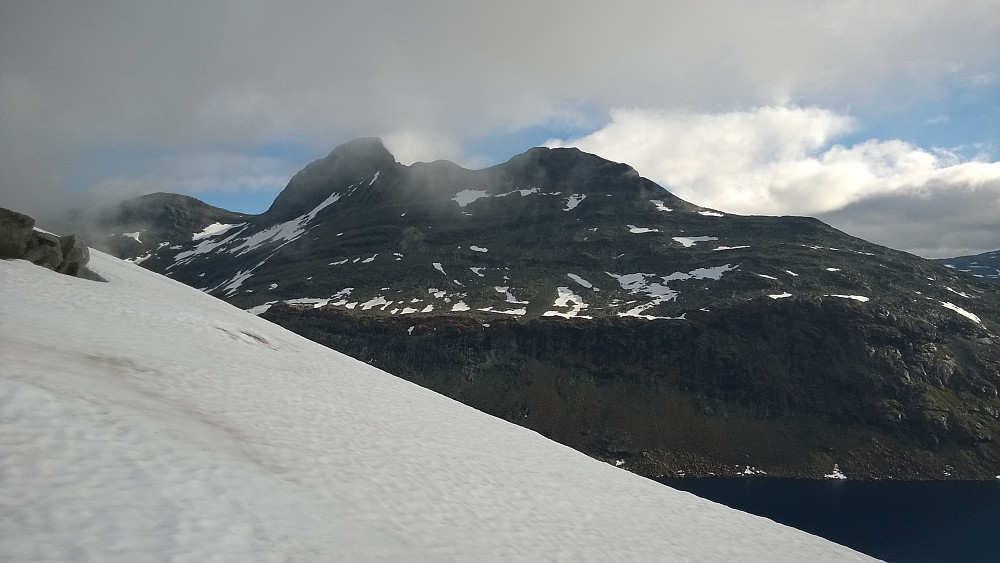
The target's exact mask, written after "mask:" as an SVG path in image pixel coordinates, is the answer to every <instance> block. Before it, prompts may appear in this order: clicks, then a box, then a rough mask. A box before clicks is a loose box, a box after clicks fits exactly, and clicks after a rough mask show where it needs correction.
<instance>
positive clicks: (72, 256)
mask: <svg viewBox="0 0 1000 563" xmlns="http://www.w3.org/2000/svg"><path fill="white" fill-rule="evenodd" d="M59 244H60V247H61V250H62V263H60V264H59V266H57V267H56V271H57V272H59V273H60V274H69V275H71V276H76V275H79V273H80V271H81V270H82V269H83V268H84V266H86V265H87V262H89V261H90V249H89V248H87V245H86V244H85V243H84V242H83V239H81V238H80V237H78V236H76V235H68V236H64V237H60V239H59Z"/></svg>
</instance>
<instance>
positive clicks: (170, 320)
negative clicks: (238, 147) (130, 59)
mask: <svg viewBox="0 0 1000 563" xmlns="http://www.w3.org/2000/svg"><path fill="white" fill-rule="evenodd" d="M90 267H91V268H93V269H94V271H95V272H96V273H97V274H99V275H100V277H101V278H102V279H104V280H106V282H105V283H101V282H96V281H90V280H86V279H80V278H73V277H70V276H64V275H60V274H57V273H55V272H52V271H50V270H46V269H44V268H41V267H38V266H35V265H33V264H31V263H29V262H27V261H23V260H0V283H2V284H3V287H4V299H3V300H2V301H0V319H3V322H0V365H3V369H2V370H0V420H2V421H3V424H2V425H0V439H2V442H3V455H2V456H0V474H2V475H3V479H0V498H3V499H4V502H3V503H0V521H2V522H3V534H0V553H2V554H3V559H4V560H10V561H151V560H178V559H183V560H192V561H207V560H212V561H220V560H225V561H276V560H292V561H324V560H344V561H372V560H386V561H441V560H459V561H510V560H530V559H542V560H546V559H560V558H567V559H572V560H586V559H597V560H613V559H627V560H637V561H643V560H645V561H651V560H656V559H664V558H666V559H671V560H719V559H724V558H730V557H732V556H734V555H736V556H737V557H738V558H739V559H741V560H747V561H770V560H774V557H775V554H780V555H779V556H778V557H779V558H787V559H789V560H799V561H806V560H809V561H813V560H827V561H832V560H837V561H848V560H868V558H867V557H865V556H863V555H862V554H860V553H857V552H854V551H851V550H849V549H847V548H844V547H841V546H838V545H836V544H833V543H831V542H829V541H826V540H823V539H821V538H818V537H816V536H812V535H809V534H806V533H804V532H800V531H798V530H794V529H791V528H788V527H785V526H782V525H779V524H776V523H774V522H772V521H770V520H767V519H764V518H760V517H756V516H751V515H749V514H745V513H741V512H738V511H736V510H732V509H730V508H727V507H724V506H722V505H718V504H714V503H711V502H709V501H706V500H702V499H700V498H697V497H695V496H693V495H690V494H688V493H682V492H679V491H676V490H674V489H671V488H668V487H666V486H663V485H660V484H658V483H654V482H652V481H649V480H647V479H642V478H640V477H638V476H636V475H632V474H630V473H628V472H626V471H622V470H619V469H616V468H614V467H612V466H610V465H609V464H606V463H601V462H598V461H595V460H593V459H590V458H588V457H587V456H584V455H582V454H580V453H579V452H575V451H573V450H571V449H569V448H566V447H564V446H560V445H559V444H556V443H553V442H551V441H549V440H546V439H544V438H542V437H541V436H539V435H538V434H536V433H534V432H530V431H527V430H525V429H523V428H519V427H517V426H515V425H513V424H508V423H505V422H503V421H501V420H498V419H496V418H494V417H491V416H487V415H485V414H483V413H480V412H477V411H475V410H473V409H470V408H468V407H466V406H464V405H461V404H459V403H457V402H455V401H452V400H449V399H447V398H445V397H442V396H440V395H438V394H436V393H432V392H429V391H427V390H425V389H422V388H420V387H418V386H416V385H413V384H411V383H408V382H405V381H402V380H400V379H398V378H395V377H392V376H390V375H389V374H387V373H385V372H382V371H380V370H378V369H375V368H372V367H370V366H367V365H365V364H363V363H361V362H358V361H356V360H352V359H350V358H347V357H345V356H343V355H341V354H338V353H336V352H334V351H332V350H329V349H326V348H324V347H322V346H319V345H317V344H315V343H313V342H310V341H308V340H306V339H304V338H302V337H299V336H297V335H295V334H292V333H290V332H288V331H286V330H284V329H282V328H280V327H278V326H275V325H273V324H271V323H268V322H265V321H263V320H261V319H258V318H255V317H254V316H253V315H250V314H248V313H246V312H244V311H240V310H239V309H236V308H233V307H231V306H229V305H227V304H225V303H223V302H221V301H219V300H217V299H213V298H211V297H209V296H207V295H203V294H200V293H199V292H197V291H195V290H193V289H191V288H189V287H185V286H183V285H181V284H178V283H175V282H171V281H170V280H168V279H165V278H163V277H162V276H159V275H156V274H154V273H152V272H148V271H145V270H143V269H141V268H139V267H137V266H135V265H132V264H127V263H124V262H121V261H119V260H116V259H114V258H111V257H110V256H108V255H106V254H104V253H101V252H96V251H95V252H94V253H93V256H92V259H91V261H90ZM94 327H99V329H98V330H95V328H94ZM483 444H488V447H481V445H483Z"/></svg>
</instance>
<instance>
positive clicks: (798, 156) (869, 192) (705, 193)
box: [547, 107, 1000, 251]
mask: <svg viewBox="0 0 1000 563" xmlns="http://www.w3.org/2000/svg"><path fill="white" fill-rule="evenodd" d="M854 129H855V123H854V120H853V119H852V118H851V117H849V116H846V115H840V114H836V113H834V112H831V111H829V110H826V109H821V108H799V107H763V108H757V109H754V110H748V111H735V112H725V113H691V112H673V111H662V110H653V109H618V110H614V111H612V112H611V121H610V123H608V125H607V126H605V127H604V128H602V129H600V130H598V131H596V132H594V133H591V134H589V135H586V136H584V137H581V138H578V139H570V140H558V139H553V140H550V141H549V142H548V143H547V144H548V145H549V146H576V147H579V148H580V149H582V150H584V151H588V152H593V153H596V154H599V155H601V156H604V157H605V158H608V159H611V160H617V161H621V162H626V163H628V164H630V165H632V166H633V167H635V168H636V169H637V170H638V171H639V173H640V174H642V175H644V176H646V177H648V178H650V179H652V180H654V181H656V182H658V183H660V184H661V185H663V186H665V187H666V188H667V189H669V190H670V191H671V192H673V193H674V194H676V195H678V196H680V197H681V198H684V199H687V200H689V201H691V202H693V203H696V204H698V205H703V206H706V207H713V208H716V209H721V210H723V211H728V212H731V213H743V214H763V215H821V214H829V216H830V217H832V218H836V219H837V220H838V221H839V222H841V223H842V224H851V221H849V220H848V219H849V216H848V215H847V214H845V213H840V214H836V213H835V212H837V211H839V210H844V209H846V208H848V207H850V206H852V205H857V204H860V203H862V202H865V201H870V200H875V199H878V198H881V199H879V201H887V200H888V199H887V198H890V199H894V200H895V201H905V200H912V201H913V202H925V203H926V204H927V205H928V206H929V208H934V207H935V203H934V202H935V200H937V199H942V200H943V199H949V201H950V205H952V206H954V204H955V202H953V201H951V199H953V198H954V195H955V193H966V192H969V191H970V190H972V191H976V192H977V193H980V192H981V197H980V199H983V198H985V200H986V201H985V202H984V203H987V206H986V207H985V208H984V209H980V211H979V212H978V213H976V214H975V215H976V216H977V217H981V216H982V214H983V213H986V214H987V215H988V216H989V217H992V218H993V219H994V224H995V225H1000V206H998V205H995V204H994V205H992V206H990V205H988V204H989V198H990V197H993V198H994V200H993V201H994V202H996V201H1000V163H998V162H980V161H962V160H961V159H960V158H959V157H958V156H957V155H955V154H954V153H952V152H948V151H944V150H925V149H922V148H920V147H916V146H914V145H912V144H910V143H905V142H903V141H899V140H877V139H870V140H867V141H864V142H861V143H858V144H855V145H852V146H844V145H840V144H834V142H835V141H836V140H837V139H838V138H841V137H842V136H844V135H845V134H847V133H850V132H852V131H853V130H854ZM937 209H938V211H939V212H940V211H941V210H942V209H943V207H941V206H937ZM886 218H892V219H901V218H898V217H893V216H891V215H889V216H886ZM945 221H947V222H948V224H949V225H950V226H951V227H953V228H957V227H960V225H959V224H957V222H956V221H955V220H954V218H941V219H940V222H941V224H942V225H943V224H944V222H945ZM920 225H921V227H920V228H921V229H923V230H925V231H927V232H929V233H930V232H933V225H932V224H931V223H929V222H927V221H926V220H925V221H922V222H921V223H920ZM871 227H878V228H869V229H864V230H865V231H866V233H868V234H870V236H872V237H873V238H874V241H875V242H879V239H880V238H881V239H882V240H890V239H892V237H886V236H883V235H882V234H880V233H881V231H882V230H885V231H886V232H888V230H890V229H892V228H893V226H892V225H890V224H887V222H886V220H883V221H881V222H880V223H879V222H873V223H872V224H871ZM854 234H859V235H860V234H861V233H857V232H855V233H854ZM938 236H943V235H941V234H940V233H939V235H938ZM970 236H971V235H970ZM979 238H980V240H978V241H976V242H973V241H972V240H969V241H967V244H964V245H963V246H962V247H963V248H966V249H968V248H972V247H975V248H981V249H982V250H981V251H983V250H989V249H991V247H990V246H989V245H990V244H992V246H993V247H995V246H997V244H1000V238H998V239H996V240H994V241H993V242H992V243H989V242H987V241H984V240H981V238H982V237H979ZM893 240H895V239H893ZM895 243H896V244H897V245H898V246H897V248H904V249H908V248H915V247H914V246H912V244H909V243H908V242H907V241H905V240H895ZM983 244H986V245H987V246H986V247H985V248H984V247H982V246H981V245H983ZM921 248H926V247H921Z"/></svg>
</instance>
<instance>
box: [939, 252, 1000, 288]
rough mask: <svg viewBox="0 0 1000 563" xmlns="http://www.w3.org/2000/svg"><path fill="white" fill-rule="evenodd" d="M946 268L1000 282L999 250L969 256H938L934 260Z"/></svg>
mask: <svg viewBox="0 0 1000 563" xmlns="http://www.w3.org/2000/svg"><path fill="white" fill-rule="evenodd" d="M935 262H938V263H939V264H944V265H945V266H946V267H948V268H954V269H956V270H958V271H959V272H965V273H967V274H972V275H974V276H976V277H980V278H983V279H986V280H990V281H997V282H1000V250H994V251H992V252H984V253H982V254H973V255H971V256H956V257H955V258H938V259H937V260H935Z"/></svg>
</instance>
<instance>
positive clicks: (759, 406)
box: [262, 300, 1000, 479]
mask: <svg viewBox="0 0 1000 563" xmlns="http://www.w3.org/2000/svg"><path fill="white" fill-rule="evenodd" d="M262 316H264V317H265V318H267V319H269V320H272V321H274V322H276V323H278V324H281V325H283V326H285V327H286V328H289V329H291V330H293V331H295V332H297V333H299V334H302V335H304V336H306V337H307V338H310V339H312V340H315V341H317V342H320V343H322V344H324V345H327V346H330V347H332V348H334V349H336V350H340V351H342V352H344V353H347V354H349V355H351V356H353V357H355V358H358V359H360V360H362V361H366V362H368V363H370V364H372V365H375V366H377V367H380V368H382V369H385V370H387V371H389V372H390V373H393V374H395V375H398V376H400V377H403V378H405V379H408V380H411V381H413V382H415V383H418V384H420V385H422V386H425V387H428V388H430V389H433V390H435V391H438V392H440V393H442V394H445V395H447V396H450V397H452V398H455V399H457V400H460V401H462V402H464V403H466V404H469V405H470V406H473V407H475V408H477V409H480V410H483V411H485V412H488V413H490V414H493V415H495V416H498V417H500V418H503V419H505V420H509V421H512V422H515V423H517V424H520V425H523V426H526V427H528V428H532V429H534V430H536V431H538V432H540V433H541V434H543V435H545V436H548V437H550V438H552V439H554V440H556V441H559V442H562V443H564V444H566V445H569V446H571V447H574V448H577V449H579V450H581V451H584V452H586V453H588V454H590V455H593V456H595V457H599V458H603V459H622V460H624V461H625V464H626V466H628V467H629V469H633V470H635V471H638V472H640V473H644V474H648V475H653V476H655V475H661V474H665V473H666V474H670V473H675V472H679V471H683V472H685V473H686V474H688V475H691V474H709V473H715V474H725V473H732V472H735V471H737V470H739V471H742V470H743V469H744V467H745V466H746V465H750V466H752V467H755V468H757V469H762V470H766V471H768V473H769V474H772V475H790V476H799V477H818V476H821V475H823V474H824V473H829V472H830V470H831V469H832V466H833V463H838V464H839V466H840V468H841V469H842V470H843V471H844V472H845V473H847V474H848V475H850V476H852V477H858V478H883V477H889V476H892V477H898V478H942V475H941V469H942V468H943V467H944V466H945V465H949V466H951V467H952V469H951V473H952V475H953V476H956V477H963V478H984V479H985V478H993V477H994V475H996V473H997V471H996V468H998V467H1000V465H998V463H1000V452H998V448H997V444H996V443H995V442H994V438H995V437H996V436H1000V421H998V418H997V414H998V409H1000V400H998V399H997V392H996V386H995V385H994V384H993V383H992V381H995V380H996V379H997V375H998V373H1000V353H998V346H997V344H998V343H995V342H992V341H989V340H988V339H987V340H985V341H980V340H977V338H979V337H980V336H981V335H976V334H975V333H974V332H973V333H968V334H962V333H961V332H954V331H950V329H948V327H945V328H944V329H942V328H940V327H934V326H931V325H915V326H909V327H898V326H896V325H895V324H893V322H892V320H891V319H890V317H889V316H888V315H886V314H885V313H884V311H880V310H879V308H878V307H877V306H872V305H870V304H867V303H855V302H852V301H850V300H816V301H799V302H794V301H789V302H786V303H779V304H774V303H763V302H760V303H753V302H750V303H747V304H746V305H745V306H744V307H743V308H742V309H741V310H736V311H728V312H727V313H726V314H725V315H721V314H720V315H712V314H710V313H706V314H705V315H704V316H701V317H698V318H695V319H690V320H686V321H653V322H647V321H636V320H631V319H622V320H620V321H617V322H608V321H601V322H600V323H595V322H591V321H586V320H570V321H567V320H562V319H560V320H543V319H539V320H534V321H530V322H517V321H512V320H499V321H491V322H490V323H488V324H489V325H490V326H489V327H484V326H483V324H482V322H481V321H479V320H473V319H470V318H456V317H436V318H427V319H419V318H411V319H405V318H386V317H358V316H352V315H349V314H346V313H343V312H337V311H335V310H317V309H312V308H296V307H293V306H288V305H276V306H274V307H272V308H271V309H270V310H269V311H268V312H267V313H265V314H264V315H262ZM411 327H412V328H411ZM965 356H972V357H975V358H977V359H975V360H974V361H970V362H966V361H964V359H965V358H964V357H965ZM959 358H961V359H962V360H963V361H958V360H957V359H959ZM983 358H986V359H983Z"/></svg>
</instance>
